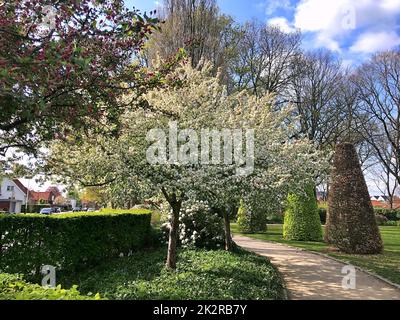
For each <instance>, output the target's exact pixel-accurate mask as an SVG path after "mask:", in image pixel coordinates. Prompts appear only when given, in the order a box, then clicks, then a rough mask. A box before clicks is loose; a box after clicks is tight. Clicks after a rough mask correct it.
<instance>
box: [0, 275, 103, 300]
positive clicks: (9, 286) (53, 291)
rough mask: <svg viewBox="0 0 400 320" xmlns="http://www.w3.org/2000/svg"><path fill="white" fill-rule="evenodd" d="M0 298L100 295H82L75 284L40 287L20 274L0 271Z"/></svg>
mask: <svg viewBox="0 0 400 320" xmlns="http://www.w3.org/2000/svg"><path fill="white" fill-rule="evenodd" d="M0 300H101V298H100V295H99V294H96V295H95V296H84V295H81V294H80V293H79V291H78V290H77V286H73V287H72V288H71V289H69V290H66V289H62V288H61V286H57V287H56V288H48V287H42V286H40V285H38V284H33V283H28V282H26V281H25V280H24V279H23V277H22V276H21V275H17V274H8V273H0Z"/></svg>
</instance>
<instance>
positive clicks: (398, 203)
mask: <svg viewBox="0 0 400 320" xmlns="http://www.w3.org/2000/svg"><path fill="white" fill-rule="evenodd" d="M371 203H372V206H373V207H377V208H384V209H389V208H390V205H389V203H387V202H382V201H377V200H371ZM393 208H394V209H400V200H398V199H395V200H394V201H393Z"/></svg>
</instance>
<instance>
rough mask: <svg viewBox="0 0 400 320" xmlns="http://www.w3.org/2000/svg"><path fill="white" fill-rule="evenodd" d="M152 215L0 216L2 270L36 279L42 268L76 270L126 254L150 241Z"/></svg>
mask: <svg viewBox="0 0 400 320" xmlns="http://www.w3.org/2000/svg"><path fill="white" fill-rule="evenodd" d="M150 219H151V212H150V211H148V210H130V211H124V213H103V212H101V213H95V212H89V213H68V214H60V215H50V216H46V215H38V214H15V215H5V214H2V215H0V236H1V237H0V270H1V271H2V272H7V273H22V274H24V275H26V276H27V277H31V276H32V277H34V276H40V269H41V267H42V266H43V265H52V266H54V267H55V268H56V270H57V271H59V270H63V271H71V272H76V271H77V270H82V269H83V268H87V267H90V266H94V265H97V264H98V263H100V262H104V261H107V260H110V259H113V258H115V257H118V256H120V255H121V254H122V255H128V254H129V253H131V252H132V251H133V250H136V249H139V248H141V247H143V246H145V245H146V243H147V242H148V241H149V240H150V238H151V226H150Z"/></svg>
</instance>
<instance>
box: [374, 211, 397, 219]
mask: <svg viewBox="0 0 400 320" xmlns="http://www.w3.org/2000/svg"><path fill="white" fill-rule="evenodd" d="M374 212H375V215H376V216H378V215H380V216H384V217H386V219H388V220H389V221H398V220H400V210H399V209H384V208H374Z"/></svg>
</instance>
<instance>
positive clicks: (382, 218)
mask: <svg viewBox="0 0 400 320" xmlns="http://www.w3.org/2000/svg"><path fill="white" fill-rule="evenodd" d="M375 220H376V223H377V224H378V226H384V225H385V224H386V223H387V222H388V221H389V220H388V218H386V217H385V216H384V215H381V214H377V215H375Z"/></svg>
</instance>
